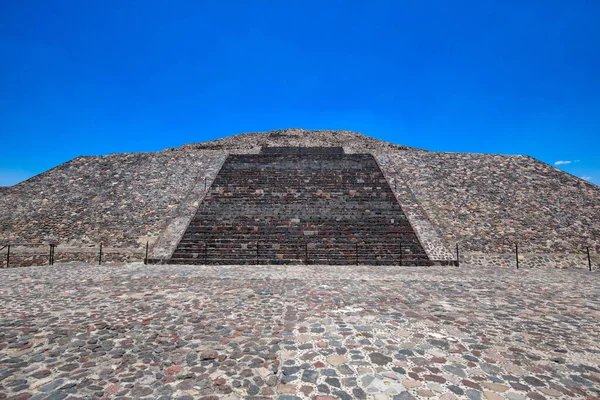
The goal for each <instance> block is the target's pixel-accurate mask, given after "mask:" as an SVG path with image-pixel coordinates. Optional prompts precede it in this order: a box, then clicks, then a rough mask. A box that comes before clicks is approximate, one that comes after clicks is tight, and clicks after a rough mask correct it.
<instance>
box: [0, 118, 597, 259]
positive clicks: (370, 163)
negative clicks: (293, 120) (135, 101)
mask: <svg viewBox="0 0 600 400" xmlns="http://www.w3.org/2000/svg"><path fill="white" fill-rule="evenodd" d="M597 215H600V188H598V187H597V186H595V185H593V184H591V183H589V182H586V181H583V180H581V179H579V178H576V177H574V176H572V175H569V174H567V173H564V172H562V171H559V170H557V169H556V168H554V167H552V166H550V165H548V164H545V163H543V162H541V161H539V160H536V159H534V158H531V157H528V156H509V155H498V154H474V153H446V152H432V151H427V150H421V149H416V148H411V147H407V146H404V145H399V144H394V143H389V142H384V141H381V140H378V139H375V138H371V137H368V136H366V135H363V134H360V133H356V132H351V131H344V130H304V129H298V128H290V129H283V130H275V131H268V132H252V133H244V134H238V135H234V136H229V137H225V138H222V139H218V140H213V141H209V142H202V143H192V144H186V145H183V146H181V147H178V148H172V149H166V150H163V151H159V152H155V153H122V154H111V155H107V156H93V157H77V158H75V159H73V160H71V161H68V162H66V163H64V164H61V165H59V166H57V167H55V168H53V169H51V170H49V171H46V172H44V173H42V174H40V175H38V176H35V177H33V178H31V179H29V180H27V181H25V182H22V183H20V184H17V185H15V186H12V187H8V188H4V189H3V190H2V191H0V242H3V243H4V244H3V246H4V247H5V248H4V249H3V250H2V251H3V252H5V251H6V250H7V249H6V245H8V244H12V252H13V256H12V257H13V262H12V265H27V264H39V263H46V262H48V257H49V255H47V254H46V253H47V252H46V250H44V249H45V247H44V246H48V245H49V244H50V243H52V244H55V247H54V251H55V254H54V255H53V256H52V257H53V258H54V259H55V260H56V261H57V262H58V261H69V260H76V259H88V258H91V259H94V257H96V253H97V250H98V247H99V244H100V243H102V245H103V249H104V250H103V251H104V252H105V256H104V261H126V260H140V259H142V258H144V257H145V249H146V245H147V246H148V258H149V259H150V261H151V262H156V263H190V264H211V263H212V264H214V263H246V264H253V263H261V264H315V263H319V264H341V265H355V264H369V265H423V266H425V265H433V264H443V265H446V264H451V265H456V264H457V263H458V262H460V263H468V264H476V265H490V266H496V267H510V266H515V264H516V262H517V260H519V262H520V264H521V266H553V267H586V266H587V264H588V261H587V255H586V251H587V249H588V248H589V249H591V258H592V259H593V258H594V257H596V254H597V253H598V252H600V239H599V238H600V222H599V221H598V218H597ZM17 244H20V245H23V244H38V247H35V246H33V247H32V248H35V249H38V248H39V249H38V250H35V249H33V250H28V252H25V251H22V250H21V254H22V255H19V251H20V249H21V247H22V246H21V247H20V246H17ZM0 247H2V246H0ZM40 249H41V250H40ZM32 251H33V253H32ZM36 251H39V255H36V253H35V252H36ZM517 251H518V253H519V254H518V255H516V254H515V253H516V252H517ZM26 253H27V254H29V255H25V254H26ZM32 254H33V255H32ZM594 262H596V261H594Z"/></svg>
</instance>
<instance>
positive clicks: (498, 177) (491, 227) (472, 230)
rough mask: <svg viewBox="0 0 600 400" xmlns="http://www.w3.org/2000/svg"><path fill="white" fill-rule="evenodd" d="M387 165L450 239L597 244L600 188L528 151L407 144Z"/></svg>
mask: <svg viewBox="0 0 600 400" xmlns="http://www.w3.org/2000/svg"><path fill="white" fill-rule="evenodd" d="M384 170H385V171H387V173H388V176H389V178H388V179H390V180H391V181H393V180H394V179H395V178H396V177H401V179H403V180H404V182H405V183H406V185H407V186H408V188H409V189H410V191H411V193H412V195H414V197H415V198H416V200H417V202H418V203H419V205H420V207H422V208H423V210H424V211H425V213H426V214H427V216H428V219H429V221H431V222H432V223H433V224H435V225H436V226H437V228H438V232H440V234H441V235H442V238H443V240H444V242H445V243H446V244H447V247H450V248H453V247H454V246H455V244H456V243H460V246H461V248H464V249H465V250H468V251H483V252H485V253H493V254H497V253H510V252H512V251H513V249H514V244H515V243H519V245H520V246H523V248H524V250H525V248H526V251H527V252H533V253H556V252H560V253H576V252H582V251H583V250H584V249H585V246H590V247H592V249H593V252H594V253H598V252H600V219H599V218H598V216H599V215H600V188H599V187H598V186H595V185H593V184H591V183H589V182H586V181H584V180H581V179H579V178H577V177H574V176H572V175H569V174H567V173H565V172H562V171H559V170H558V169H556V168H554V167H552V166H550V165H548V164H545V163H542V162H540V161H538V160H535V159H533V158H531V157H528V156H505V155H492V154H473V153H433V152H408V151H405V152H394V153H388V155H387V159H386V163H385V168H384ZM393 185H394V184H393V183H392V187H393Z"/></svg>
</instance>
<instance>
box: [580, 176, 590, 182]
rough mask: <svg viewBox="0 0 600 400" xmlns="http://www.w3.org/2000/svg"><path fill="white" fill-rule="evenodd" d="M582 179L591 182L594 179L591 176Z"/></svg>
mask: <svg viewBox="0 0 600 400" xmlns="http://www.w3.org/2000/svg"><path fill="white" fill-rule="evenodd" d="M581 179H583V180H584V181H591V180H592V177H591V176H582V177H581Z"/></svg>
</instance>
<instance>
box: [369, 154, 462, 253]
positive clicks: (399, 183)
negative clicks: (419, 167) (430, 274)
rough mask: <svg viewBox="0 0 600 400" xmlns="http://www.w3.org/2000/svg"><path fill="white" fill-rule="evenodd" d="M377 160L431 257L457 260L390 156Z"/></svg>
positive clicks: (379, 157)
mask: <svg viewBox="0 0 600 400" xmlns="http://www.w3.org/2000/svg"><path fill="white" fill-rule="evenodd" d="M377 162H378V163H379V166H380V168H381V171H382V172H383V173H384V175H385V177H386V179H387V181H388V184H389V185H390V188H391V189H392V192H394V194H395V196H396V199H397V200H398V202H399V203H400V205H401V207H402V211H404V213H405V214H406V217H407V218H408V221H409V223H410V225H411V226H412V228H413V229H414V231H415V233H416V234H417V237H418V238H419V241H420V242H421V245H422V246H423V248H424V249H425V252H426V253H427V256H428V257H429V259H430V260H437V261H450V260H455V259H456V256H455V255H454V253H452V251H451V250H450V246H449V245H448V244H447V243H445V242H444V240H443V235H442V234H441V232H439V231H438V230H437V228H436V226H435V224H434V223H433V222H432V221H430V220H429V217H428V215H427V213H426V212H425V210H424V209H423V207H421V205H420V204H419V202H418V200H417V198H416V197H415V196H414V194H413V193H412V191H411V190H410V188H409V187H408V185H407V184H406V182H405V181H404V179H402V177H401V176H400V175H399V174H398V172H397V171H396V169H395V168H393V166H392V165H391V163H390V161H389V157H387V156H378V157H377Z"/></svg>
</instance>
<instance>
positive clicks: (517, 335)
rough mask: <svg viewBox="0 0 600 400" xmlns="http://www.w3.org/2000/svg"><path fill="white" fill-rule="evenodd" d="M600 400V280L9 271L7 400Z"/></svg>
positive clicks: (462, 273)
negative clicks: (64, 399)
mask: <svg viewBox="0 0 600 400" xmlns="http://www.w3.org/2000/svg"><path fill="white" fill-rule="evenodd" d="M7 398H15V399H28V398H31V399H54V400H56V399H63V398H66V399H90V398H91V399H94V398H98V399H99V398H104V399H113V398H118V399H137V398H147V399H155V398H158V399H171V398H175V399H198V398H200V399H240V398H249V399H267V398H272V399H281V400H293V399H321V400H328V399H338V398H339V399H353V398H356V399H412V398H440V399H454V398H468V399H490V400H495V399H511V400H518V399H533V400H538V399H559V398H589V399H598V398H600V274H599V273H598V272H592V273H590V272H587V271H583V270H542V269H539V270H523V269H521V270H498V269H475V268H468V267H459V268H456V267H432V268H408V267H405V268H399V267H395V268H392V267H354V266H353V267H331V266H308V267H302V266H284V267H279V266H278V267H274V266H256V267H255V266H252V267H240V266H235V267H222V266H221V267H191V266H144V265H140V264H129V265H125V266H123V265H121V266H102V267H98V266H91V265H81V264H79V265H78V264H70V265H56V266H54V267H31V268H21V269H11V270H0V399H7Z"/></svg>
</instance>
